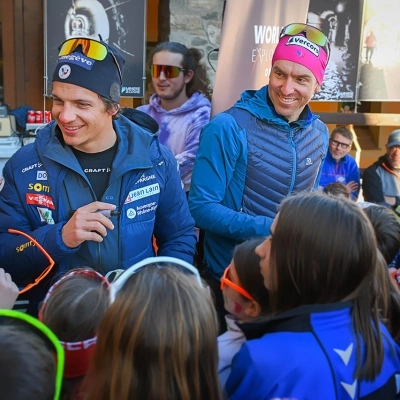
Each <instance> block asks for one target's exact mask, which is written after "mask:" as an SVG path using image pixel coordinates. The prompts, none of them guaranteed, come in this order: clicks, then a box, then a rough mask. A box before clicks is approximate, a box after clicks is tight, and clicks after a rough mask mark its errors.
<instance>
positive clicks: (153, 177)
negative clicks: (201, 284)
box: [135, 174, 156, 185]
mask: <svg viewBox="0 0 400 400" xmlns="http://www.w3.org/2000/svg"><path fill="white" fill-rule="evenodd" d="M153 179H156V176H155V175H154V174H152V175H147V176H146V175H145V174H142V176H141V177H140V178H139V180H138V181H137V182H135V185H136V184H137V183H143V182H147V181H151V180H153Z"/></svg>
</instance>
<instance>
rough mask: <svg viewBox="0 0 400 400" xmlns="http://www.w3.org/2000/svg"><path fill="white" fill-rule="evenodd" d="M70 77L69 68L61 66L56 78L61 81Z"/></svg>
mask: <svg viewBox="0 0 400 400" xmlns="http://www.w3.org/2000/svg"><path fill="white" fill-rule="evenodd" d="M70 75H71V67H70V66H69V65H67V64H64V65H61V67H60V69H59V70H58V76H59V77H60V78H61V79H67V78H68V77H69V76H70Z"/></svg>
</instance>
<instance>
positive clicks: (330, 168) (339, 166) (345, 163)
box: [319, 126, 360, 201]
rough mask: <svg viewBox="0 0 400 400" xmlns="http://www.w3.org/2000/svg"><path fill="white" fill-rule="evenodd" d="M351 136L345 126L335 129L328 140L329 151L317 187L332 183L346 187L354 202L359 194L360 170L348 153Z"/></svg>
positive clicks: (351, 140) (351, 141)
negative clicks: (338, 183)
mask: <svg viewBox="0 0 400 400" xmlns="http://www.w3.org/2000/svg"><path fill="white" fill-rule="evenodd" d="M352 143H353V136H352V134H351V132H350V131H349V130H348V129H347V128H346V127H345V126H338V127H336V128H335V129H334V130H333V131H332V133H331V137H330V138H329V148H328V149H329V151H328V154H327V156H326V159H325V162H324V165H323V167H322V173H321V179H320V181H319V185H320V186H321V187H322V188H324V187H325V186H327V185H329V184H330V183H333V182H340V183H342V184H343V185H345V186H347V187H348V189H349V190H350V192H351V198H352V199H353V200H355V201H357V199H358V195H359V193H360V170H359V169H358V165H357V163H356V160H355V159H354V158H353V157H352V156H350V155H349V154H348V153H349V151H350V150H351V145H352Z"/></svg>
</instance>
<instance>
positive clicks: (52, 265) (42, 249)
mask: <svg viewBox="0 0 400 400" xmlns="http://www.w3.org/2000/svg"><path fill="white" fill-rule="evenodd" d="M8 232H10V233H15V234H17V235H22V236H25V237H26V238H27V239H29V240H30V241H31V242H32V243H33V244H34V245H35V246H36V247H37V248H38V249H39V250H40V251H41V252H42V253H43V254H44V255H45V257H46V258H47V259H48V260H49V266H48V267H47V268H46V269H45V270H44V271H43V272H42V273H41V274H40V275H39V276H38V277H37V278H36V279H35V280H34V281H33V283H30V284H29V285H27V286H25V287H24V288H23V289H21V290H20V291H19V294H22V293H25V292H27V291H28V290H29V289H32V288H33V287H34V286H36V285H38V284H39V283H40V282H41V281H42V280H43V279H44V278H45V277H46V276H47V275H48V274H49V273H50V271H51V270H52V269H53V267H54V260H53V259H52V258H51V256H50V254H49V253H48V252H47V251H46V250H45V249H44V248H43V247H42V246H41V245H40V244H39V243H38V242H37V241H36V240H35V239H34V238H33V237H32V236H30V235H28V234H27V233H25V232H21V231H18V230H16V229H9V230H8Z"/></svg>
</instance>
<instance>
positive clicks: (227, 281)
mask: <svg viewBox="0 0 400 400" xmlns="http://www.w3.org/2000/svg"><path fill="white" fill-rule="evenodd" d="M230 269H231V267H230V265H228V266H227V267H226V268H225V271H224V274H223V275H222V278H221V290H223V289H224V287H225V286H229V287H231V288H232V289H233V290H236V291H237V292H238V293H240V294H241V295H242V296H244V297H246V299H249V300H251V301H255V300H254V299H253V297H252V296H251V295H250V294H249V292H247V290H244V289H243V288H242V287H240V286H239V285H236V283H233V282H232V281H231V280H230V279H229V271H230Z"/></svg>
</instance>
